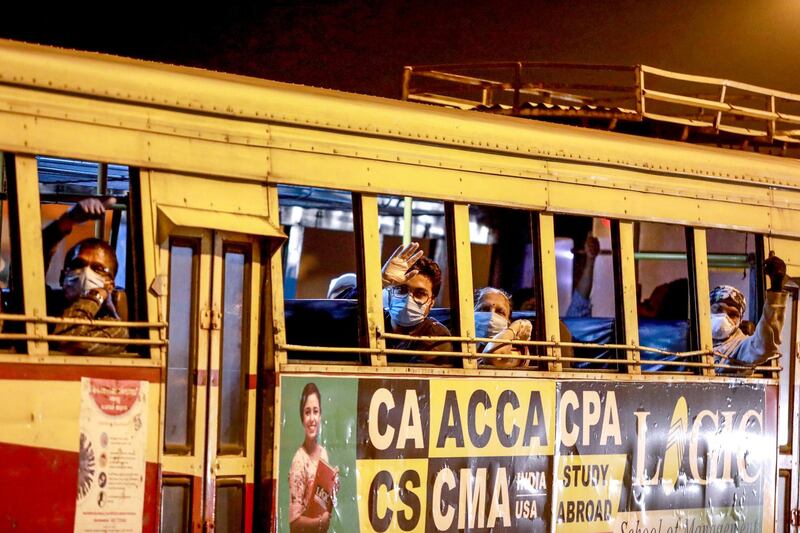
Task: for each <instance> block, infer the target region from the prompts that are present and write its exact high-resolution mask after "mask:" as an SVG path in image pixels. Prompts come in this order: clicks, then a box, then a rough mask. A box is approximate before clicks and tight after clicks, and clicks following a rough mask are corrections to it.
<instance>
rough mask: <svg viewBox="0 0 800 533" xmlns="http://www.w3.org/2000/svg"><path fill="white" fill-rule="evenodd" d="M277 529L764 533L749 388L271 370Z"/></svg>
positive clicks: (754, 407)
mask: <svg viewBox="0 0 800 533" xmlns="http://www.w3.org/2000/svg"><path fill="white" fill-rule="evenodd" d="M280 387H281V395H280V401H281V408H280V417H281V418H280V431H281V434H280V448H279V467H278V473H277V484H278V511H277V524H278V531H279V532H287V533H288V532H289V531H290V524H295V525H298V526H303V525H305V526H309V527H312V528H315V530H317V531H368V532H384V531H393V532H394V531H414V532H445V531H449V532H457V531H458V532H460V531H474V532H484V531H485V532H488V531H507V532H537V533H538V532H545V531H557V532H560V533H571V532H580V533H592V532H607V531H613V532H617V533H642V532H647V533H677V532H686V533H705V532H713V531H762V529H763V527H762V526H764V527H765V526H766V525H767V522H765V517H764V516H763V512H764V509H765V508H771V506H770V502H768V501H767V500H766V499H767V498H771V497H772V496H771V491H772V489H771V487H772V486H773V485H774V470H775V462H774V461H775V460H774V450H775V446H776V438H775V427H774V419H775V418H774V417H775V413H768V412H765V406H766V405H768V403H769V402H766V401H765V394H767V393H768V392H770V393H771V392H774V391H771V389H768V388H767V387H765V386H764V385H760V384H742V383H740V384H735V385H732V384H730V383H709V382H706V383H689V382H679V383H655V382H647V383H642V382H616V383H613V382H603V381H599V380H598V381H555V380H533V379H530V380H529V379H509V380H499V379H466V378H462V379H442V378H415V379H402V378H388V377H387V378H380V377H375V378H357V377H327V376H297V375H293V376H282V377H281V380H280Z"/></svg>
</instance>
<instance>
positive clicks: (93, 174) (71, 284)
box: [37, 157, 144, 355]
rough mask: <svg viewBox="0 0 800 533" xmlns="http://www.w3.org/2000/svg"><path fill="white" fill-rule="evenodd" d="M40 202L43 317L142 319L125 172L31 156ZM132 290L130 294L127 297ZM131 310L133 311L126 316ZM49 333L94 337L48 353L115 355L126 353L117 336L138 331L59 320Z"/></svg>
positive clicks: (64, 343) (103, 165)
mask: <svg viewBox="0 0 800 533" xmlns="http://www.w3.org/2000/svg"><path fill="white" fill-rule="evenodd" d="M37 162H38V172H39V194H40V198H41V202H42V206H41V217H42V226H43V229H42V244H43V248H44V250H43V256H44V261H45V272H46V289H47V314H48V315H49V316H54V317H62V318H67V319H84V320H85V319H87V318H89V319H97V320H103V321H127V320H137V319H138V320H141V319H143V318H144V317H143V316H137V315H140V314H141V313H139V312H138V309H141V310H142V311H143V309H144V306H139V305H137V304H136V303H137V300H138V296H139V294H137V293H140V292H141V291H136V290H135V287H130V289H131V291H128V285H129V284H131V283H134V282H133V281H132V280H133V279H134V273H133V264H134V263H135V262H134V261H129V260H128V259H129V257H130V254H131V246H130V245H131V244H132V243H131V242H129V240H130V236H131V234H132V230H133V228H131V227H130V225H129V224H128V220H129V202H130V171H129V169H128V167H126V166H121V165H112V164H106V163H96V162H87V161H76V160H70V159H56V158H50V157H37ZM131 293H133V294H131ZM132 310H133V312H131V311H132ZM52 333H53V334H55V335H65V336H70V337H76V336H78V337H93V338H95V339H97V340H94V341H92V342H82V341H81V342H79V341H75V340H66V341H56V342H54V343H53V345H52V346H51V349H53V350H56V351H62V352H67V353H70V354H74V355H113V354H120V353H124V352H126V351H128V347H127V345H125V344H121V343H113V344H112V343H104V342H103V339H104V338H111V339H123V338H128V337H129V336H131V335H134V336H135V335H137V334H139V333H143V332H138V331H137V332H133V333H132V332H131V331H129V329H128V328H126V327H122V326H108V325H103V326H95V325H86V324H76V323H69V322H64V323H60V324H56V325H55V327H54V328H53V331H52Z"/></svg>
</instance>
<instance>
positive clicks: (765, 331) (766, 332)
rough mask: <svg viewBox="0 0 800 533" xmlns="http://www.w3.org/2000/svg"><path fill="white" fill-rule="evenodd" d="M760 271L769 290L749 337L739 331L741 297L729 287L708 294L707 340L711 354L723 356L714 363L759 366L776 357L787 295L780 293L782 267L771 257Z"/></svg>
mask: <svg viewBox="0 0 800 533" xmlns="http://www.w3.org/2000/svg"><path fill="white" fill-rule="evenodd" d="M764 271H765V272H766V274H767V276H769V278H770V289H769V290H768V291H767V293H766V298H765V299H764V309H763V312H762V314H761V318H760V319H759V321H758V324H757V325H756V327H755V331H754V332H753V334H752V335H746V334H745V333H744V332H742V331H741V329H740V327H739V326H740V325H741V323H742V316H743V315H744V312H745V310H746V309H747V302H746V301H745V297H744V294H742V292H741V291H740V290H739V289H737V288H736V287H731V286H730V285H721V286H719V287H716V288H715V289H714V290H713V291H711V295H710V299H711V337H712V339H713V341H714V352H716V353H717V354H720V355H722V356H724V357H722V358H721V357H717V358H716V359H717V362H725V361H724V360H732V361H731V363H733V364H741V363H747V364H753V365H759V364H761V363H762V362H765V361H766V360H768V359H770V358H772V357H775V356H779V355H780V345H781V337H780V334H781V329H783V319H784V315H785V311H786V298H787V294H788V293H786V292H785V291H784V290H783V283H784V281H785V278H786V264H785V263H784V262H783V261H782V260H781V259H780V258H778V257H777V256H775V255H774V254H772V253H771V254H770V257H769V258H768V259H767V260H766V261H765V263H764ZM721 360H722V361H721Z"/></svg>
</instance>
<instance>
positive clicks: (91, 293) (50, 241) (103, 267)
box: [42, 198, 128, 355]
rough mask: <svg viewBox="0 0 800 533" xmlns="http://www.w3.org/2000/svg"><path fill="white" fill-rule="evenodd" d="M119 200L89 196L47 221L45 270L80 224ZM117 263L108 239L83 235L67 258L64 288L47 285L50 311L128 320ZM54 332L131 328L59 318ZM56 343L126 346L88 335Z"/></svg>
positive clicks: (87, 347) (108, 334) (106, 350)
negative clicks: (117, 278)
mask: <svg viewBox="0 0 800 533" xmlns="http://www.w3.org/2000/svg"><path fill="white" fill-rule="evenodd" d="M114 203H116V200H115V199H114V198H109V199H107V200H105V201H100V200H99V199H97V198H85V199H83V200H81V201H80V202H78V203H77V204H75V205H74V206H73V207H72V208H71V209H70V210H68V211H67V212H66V213H64V215H62V216H61V217H59V218H58V219H57V220H55V221H53V222H52V223H50V224H49V225H47V226H46V227H45V228H44V230H42V243H43V251H44V266H45V270H47V268H48V266H49V264H50V259H51V257H52V255H53V251H54V250H55V248H56V246H58V243H59V242H60V241H61V240H62V239H63V238H64V237H66V236H67V235H69V234H70V233H71V232H72V229H73V228H74V227H75V226H76V225H78V224H81V223H83V222H87V221H90V220H97V219H100V218H102V217H104V216H105V212H106V210H107V209H109V208H111V206H112V205H114ZM117 269H118V262H117V256H116V253H115V252H114V249H113V248H111V246H110V245H109V244H108V243H107V242H105V241H103V240H100V239H94V238H90V239H84V240H82V241H80V242H79V243H78V244H76V245H75V246H73V247H72V248H71V249H70V250H69V251H68V252H67V255H66V258H65V260H64V267H63V269H62V271H61V287H62V292H61V293H56V292H55V291H54V290H52V289H50V287H49V286H48V287H47V308H48V309H47V314H48V315H50V316H60V317H62V318H78V319H98V320H123V319H124V317H125V315H126V314H127V303H126V299H125V293H124V291H121V290H117V289H116V287H115V285H114V278H115V276H116V274H117ZM120 313H122V316H120ZM53 333H54V334H56V335H68V336H73V337H94V338H118V339H127V338H128V329H127V328H125V327H121V326H94V325H85V324H58V325H57V326H56V328H55V329H54V331H53ZM56 347H57V349H58V350H61V351H64V352H67V353H70V354H75V355H98V354H117V353H121V352H124V351H125V349H126V346H125V345H124V344H103V343H97V342H89V341H86V342H82V341H63V342H59V343H58V345H57V346H56Z"/></svg>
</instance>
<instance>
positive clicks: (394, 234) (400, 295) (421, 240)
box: [378, 196, 457, 364]
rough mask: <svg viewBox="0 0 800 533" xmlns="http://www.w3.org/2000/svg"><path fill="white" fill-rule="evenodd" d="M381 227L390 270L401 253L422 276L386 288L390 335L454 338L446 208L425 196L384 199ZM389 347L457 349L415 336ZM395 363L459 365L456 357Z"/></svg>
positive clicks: (401, 358) (406, 358)
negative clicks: (406, 241)
mask: <svg viewBox="0 0 800 533" xmlns="http://www.w3.org/2000/svg"><path fill="white" fill-rule="evenodd" d="M407 202H409V203H407ZM378 224H379V234H380V238H381V263H382V264H383V265H384V266H385V267H386V265H387V261H390V260H391V258H392V257H397V256H394V254H395V252H398V251H399V252H398V254H399V256H403V255H404V254H405V256H406V257H407V260H408V261H409V264H410V266H411V269H414V270H416V271H418V272H419V274H420V275H417V276H414V277H412V278H410V279H408V281H407V282H402V281H399V280H397V279H396V280H395V282H394V283H392V284H389V285H387V287H386V288H385V289H384V306H385V308H386V315H387V316H386V317H385V320H386V332H387V333H388V334H390V335H392V334H393V335H406V336H410V337H419V336H449V335H450V334H451V329H450V328H451V325H452V324H454V323H455V322H457V321H455V320H454V319H455V317H452V316H450V288H449V284H450V283H449V282H450V280H449V276H448V257H447V232H446V227H445V211H444V204H443V203H442V202H435V201H431V200H425V199H419V198H413V199H412V198H404V197H401V196H380V197H378ZM404 236H406V237H407V238H408V239H409V244H407V245H404V243H403V238H404ZM417 257H419V258H418V259H417ZM398 268H399V267H398ZM401 275H402V274H401ZM384 278H386V276H384ZM384 284H385V285H386V284H387V282H386V281H384ZM453 329H455V328H453ZM386 347H387V348H388V349H395V350H414V351H426V352H435V351H443V352H452V351H454V349H453V344H452V343H450V342H438V341H417V340H413V339H410V338H405V339H403V338H391V337H390V338H387V342H386ZM390 361H395V362H403V363H405V362H412V363H428V364H455V361H453V360H452V358H450V357H447V356H444V355H442V356H436V355H434V354H427V355H423V354H420V355H419V356H417V355H409V354H397V355H392V356H391V357H390Z"/></svg>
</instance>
